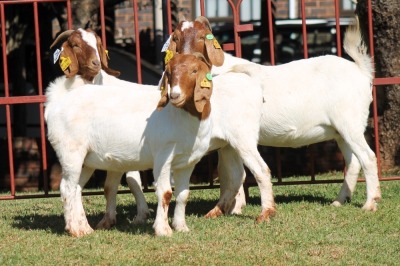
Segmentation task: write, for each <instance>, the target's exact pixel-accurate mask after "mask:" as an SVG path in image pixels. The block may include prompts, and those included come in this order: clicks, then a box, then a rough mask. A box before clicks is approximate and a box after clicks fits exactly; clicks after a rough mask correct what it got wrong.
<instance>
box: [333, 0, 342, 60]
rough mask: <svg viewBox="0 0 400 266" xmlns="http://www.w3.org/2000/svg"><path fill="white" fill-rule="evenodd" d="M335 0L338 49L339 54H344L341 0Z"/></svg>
mask: <svg viewBox="0 0 400 266" xmlns="http://www.w3.org/2000/svg"><path fill="white" fill-rule="evenodd" d="M334 1H335V20H336V49H337V55H338V56H342V38H341V32H340V14H339V11H340V9H339V0H334Z"/></svg>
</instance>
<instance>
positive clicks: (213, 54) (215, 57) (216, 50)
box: [205, 32, 224, 66]
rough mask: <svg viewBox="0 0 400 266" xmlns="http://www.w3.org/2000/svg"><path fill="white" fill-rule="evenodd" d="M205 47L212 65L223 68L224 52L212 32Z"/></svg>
mask: <svg viewBox="0 0 400 266" xmlns="http://www.w3.org/2000/svg"><path fill="white" fill-rule="evenodd" d="M205 45H206V50H207V57H208V59H209V61H210V62H211V64H212V65H214V66H222V64H223V63H224V51H223V50H222V48H221V45H220V44H219V43H218V41H217V39H215V37H214V35H213V34H212V33H211V32H210V33H208V34H207V35H206V39H205Z"/></svg>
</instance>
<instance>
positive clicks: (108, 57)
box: [105, 50, 110, 60]
mask: <svg viewBox="0 0 400 266" xmlns="http://www.w3.org/2000/svg"><path fill="white" fill-rule="evenodd" d="M105 52H106V56H107V59H108V60H110V56H109V55H108V50H105Z"/></svg>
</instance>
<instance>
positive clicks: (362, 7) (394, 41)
mask: <svg viewBox="0 0 400 266" xmlns="http://www.w3.org/2000/svg"><path fill="white" fill-rule="evenodd" d="M371 2H372V17H373V33H374V51H375V56H374V61H375V71H376V73H375V76H376V77H398V76H400V54H399V51H400V27H399V25H400V1H399V0H372V1H371ZM367 4H368V3H367V0H358V4H357V8H356V13H357V14H358V16H359V18H360V24H361V27H362V31H363V34H364V36H366V37H368V31H367V29H368V9H367ZM366 42H367V44H368V43H369V42H368V39H367V38H366ZM377 95H378V100H377V103H378V111H379V139H380V145H381V146H380V152H381V166H382V170H383V171H393V170H397V171H398V170H399V169H400V133H399V123H400V84H396V85H389V86H379V87H377Z"/></svg>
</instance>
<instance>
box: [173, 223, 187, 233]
mask: <svg viewBox="0 0 400 266" xmlns="http://www.w3.org/2000/svg"><path fill="white" fill-rule="evenodd" d="M173 226H174V229H175V231H177V232H189V231H190V230H189V227H187V225H186V224H179V225H178V224H177V225H173Z"/></svg>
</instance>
